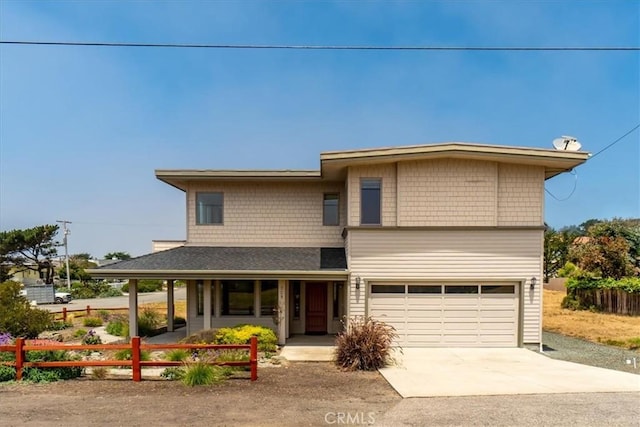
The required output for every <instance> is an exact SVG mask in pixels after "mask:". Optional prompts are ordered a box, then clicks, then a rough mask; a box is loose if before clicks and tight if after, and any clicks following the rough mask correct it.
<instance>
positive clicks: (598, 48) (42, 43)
mask: <svg viewBox="0 0 640 427" xmlns="http://www.w3.org/2000/svg"><path fill="white" fill-rule="evenodd" d="M0 44H11V45H37V46H81V47H91V46H93V47H148V48H178V49H255V50H361V51H364V50H377V51H381V50H383V51H386V50H396V51H402V50H404V51H505V52H518V51H534V52H554V51H573V52H580V51H591V52H594V51H595V52H628V51H640V46H375V45H374V46H371V45H271V44H267V45H260V44H200V43H198V44H191V43H130V42H122V43H118V42H66V41H34V40H0Z"/></svg>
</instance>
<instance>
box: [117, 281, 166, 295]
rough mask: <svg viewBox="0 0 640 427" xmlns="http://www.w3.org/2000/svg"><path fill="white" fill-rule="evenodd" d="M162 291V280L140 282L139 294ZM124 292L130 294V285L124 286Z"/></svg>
mask: <svg viewBox="0 0 640 427" xmlns="http://www.w3.org/2000/svg"><path fill="white" fill-rule="evenodd" d="M161 290H162V280H155V279H144V280H138V292H140V293H145V292H157V291H161ZM122 292H127V293H129V283H125V284H124V285H122Z"/></svg>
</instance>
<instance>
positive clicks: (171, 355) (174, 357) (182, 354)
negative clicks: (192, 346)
mask: <svg viewBox="0 0 640 427" xmlns="http://www.w3.org/2000/svg"><path fill="white" fill-rule="evenodd" d="M189 356H190V353H189V352H188V351H187V350H185V349H183V348H176V349H175V350H171V351H170V352H168V353H167V354H166V355H165V359H167V360H169V361H171V362H182V361H185V360H187V359H188V358H189Z"/></svg>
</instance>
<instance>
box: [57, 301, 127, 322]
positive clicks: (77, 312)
mask: <svg viewBox="0 0 640 427" xmlns="http://www.w3.org/2000/svg"><path fill="white" fill-rule="evenodd" d="M95 310H98V311H103V310H104V311H126V310H129V307H115V308H102V307H100V308H91V306H90V305H88V306H87V307H86V308H76V309H71V310H69V309H68V308H67V307H62V311H54V312H52V313H53V316H54V317H53V320H61V321H63V322H66V321H67V315H68V314H70V313H73V314H74V316H76V317H85V316H86V317H88V316H91V312H92V311H95ZM58 315H61V317H58Z"/></svg>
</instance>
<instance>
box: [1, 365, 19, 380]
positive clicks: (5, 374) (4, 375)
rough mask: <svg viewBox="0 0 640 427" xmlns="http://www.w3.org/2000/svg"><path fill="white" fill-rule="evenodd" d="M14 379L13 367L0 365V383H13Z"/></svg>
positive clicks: (14, 370)
mask: <svg viewBox="0 0 640 427" xmlns="http://www.w3.org/2000/svg"><path fill="white" fill-rule="evenodd" d="M15 379H16V368H14V367H13V366H5V365H0V383H1V382H6V381H13V380H15Z"/></svg>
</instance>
